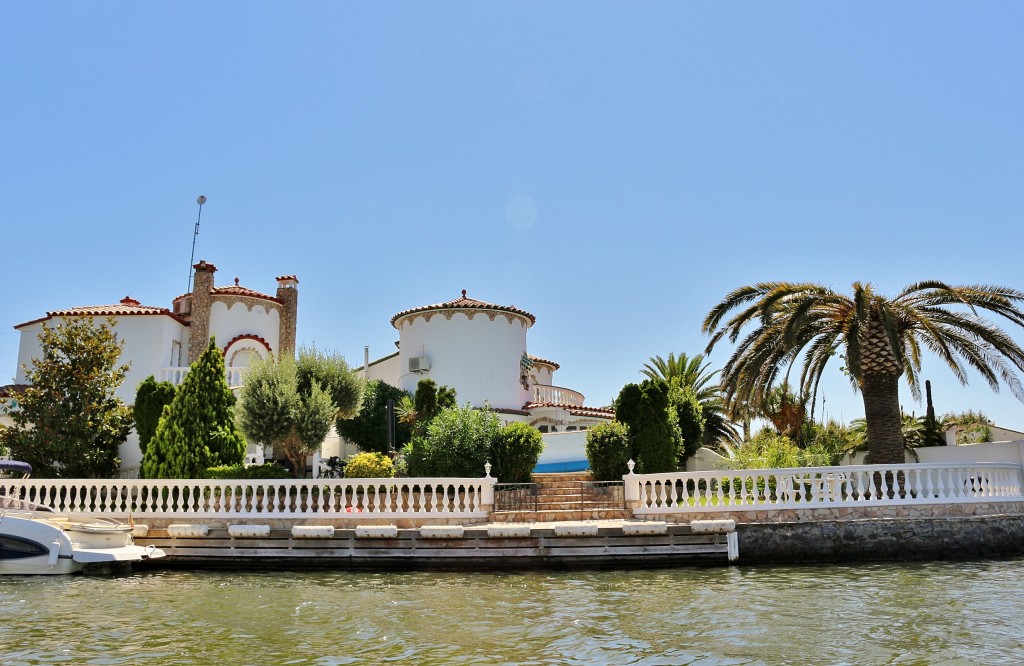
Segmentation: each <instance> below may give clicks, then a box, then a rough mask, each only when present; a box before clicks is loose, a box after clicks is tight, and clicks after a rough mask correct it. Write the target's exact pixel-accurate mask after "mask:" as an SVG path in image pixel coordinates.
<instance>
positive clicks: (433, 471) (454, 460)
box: [404, 404, 501, 478]
mask: <svg viewBox="0 0 1024 666" xmlns="http://www.w3.org/2000/svg"><path fill="white" fill-rule="evenodd" d="M499 430H501V421H499V420H498V416H497V414H495V413H494V412H492V411H490V410H487V409H483V410H480V409H474V408H472V407H470V406H469V404H467V405H466V406H465V407H459V408H457V409H446V410H444V411H443V412H441V413H440V414H438V415H437V416H436V417H434V418H433V420H431V422H430V424H429V425H428V426H427V431H426V432H425V433H424V434H423V436H421V437H416V438H414V439H413V440H412V441H411V442H410V443H409V444H408V445H407V446H406V447H405V451H404V453H405V457H406V460H408V462H409V476H413V477H416V476H433V477H463V478H479V477H481V476H483V475H484V463H486V462H487V457H488V455H490V451H491V442H493V441H494V438H495V437H496V436H497V434H498V431H499Z"/></svg>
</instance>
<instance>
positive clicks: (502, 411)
mask: <svg viewBox="0 0 1024 666" xmlns="http://www.w3.org/2000/svg"><path fill="white" fill-rule="evenodd" d="M490 411H492V412H497V413H498V414H514V415H516V416H529V415H530V412H528V411H526V410H524V409H506V408H504V407H491V409H490Z"/></svg>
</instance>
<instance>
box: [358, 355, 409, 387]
mask: <svg viewBox="0 0 1024 666" xmlns="http://www.w3.org/2000/svg"><path fill="white" fill-rule="evenodd" d="M407 363H408V362H407ZM401 366H402V361H401V358H400V356H399V355H395V356H392V357H390V358H386V359H384V360H382V361H379V362H377V363H372V364H370V366H369V368H368V369H367V373H366V378H367V379H379V380H380V381H382V382H384V383H385V384H390V385H392V386H399V382H400V381H401V377H402V372H401ZM406 367H408V366H406Z"/></svg>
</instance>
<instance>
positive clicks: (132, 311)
mask: <svg viewBox="0 0 1024 666" xmlns="http://www.w3.org/2000/svg"><path fill="white" fill-rule="evenodd" d="M151 315H166V316H168V317H170V318H171V319H173V320H174V321H176V322H178V323H179V324H181V325H182V326H188V322H187V321H185V319H184V318H183V317H182V316H181V315H177V314H174V313H173V312H171V311H170V310H168V309H167V308H158V307H153V306H149V305H131V304H126V303H117V304H115V305H79V306H76V307H73V308H67V309H66V310H52V311H49V312H47V313H46V316H45V317H39V318H38V319H33V320H31V321H26V322H25V323H23V324H17V325H16V326H14V329H15V330H18V329H19V328H24V327H26V326H31V325H32V324H38V323H40V322H44V321H48V320H50V319H53V318H54V317H138V316H151Z"/></svg>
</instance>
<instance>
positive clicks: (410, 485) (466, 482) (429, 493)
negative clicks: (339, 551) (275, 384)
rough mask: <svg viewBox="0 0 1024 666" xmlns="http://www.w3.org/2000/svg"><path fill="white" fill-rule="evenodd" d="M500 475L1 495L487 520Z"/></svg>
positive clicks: (20, 485)
mask: <svg viewBox="0 0 1024 666" xmlns="http://www.w3.org/2000/svg"><path fill="white" fill-rule="evenodd" d="M494 482H495V480H494V479H493V478H482V479H451V478H448V479H442V478H416V479H336V480H335V479H330V480H325V479H317V480H312V479H307V480H287V479H285V480H279V479H274V480H260V481H255V480H230V479H223V480H222V479H218V480H208V479H204V480H196V479H182V480H171V479H131V480H123V479H121V480H119V479H95V480H94V479H27V480H16V481H15V480H3V481H2V482H0V483H2V485H0V494H4V495H7V496H8V497H12V498H18V499H22V500H26V501H29V502H35V503H36V504H43V505H45V506H48V507H50V508H52V509H54V510H55V511H58V512H61V513H91V514H98V515H111V516H122V517H123V516H128V515H131V516H134V517H191V518H218V517H257V516H258V517H263V518H301V517H317V518H330V517H332V516H333V517H342V516H347V517H353V516H352V514H354V513H358V514H364V515H366V516H367V517H373V518H392V517H393V518H403V517H405V518H429V517H439V518H485V517H487V515H488V512H489V511H490V510H491V508H492V506H493V504H494Z"/></svg>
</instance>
